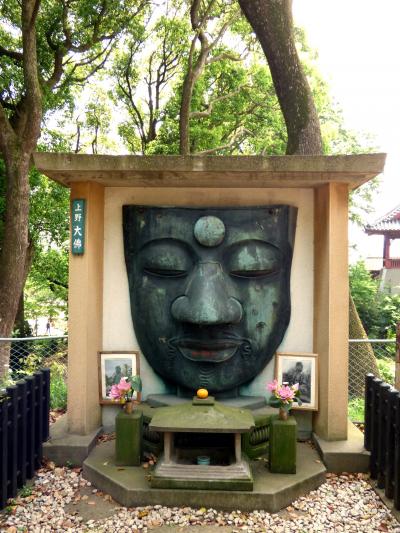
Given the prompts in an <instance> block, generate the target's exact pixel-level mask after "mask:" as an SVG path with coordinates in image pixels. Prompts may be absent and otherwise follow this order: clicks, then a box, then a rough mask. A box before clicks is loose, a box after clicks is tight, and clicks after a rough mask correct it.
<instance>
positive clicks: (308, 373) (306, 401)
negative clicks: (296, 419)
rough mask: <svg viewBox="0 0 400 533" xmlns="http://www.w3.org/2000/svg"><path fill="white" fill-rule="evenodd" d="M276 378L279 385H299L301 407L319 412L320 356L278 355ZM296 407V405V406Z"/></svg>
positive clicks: (302, 354) (310, 354)
mask: <svg viewBox="0 0 400 533" xmlns="http://www.w3.org/2000/svg"><path fill="white" fill-rule="evenodd" d="M275 377H276V379H277V380H278V382H279V383H285V382H286V383H288V384H289V385H294V384H295V383H298V384H299V390H300V400H301V401H302V405H301V406H300V407H293V409H308V410H310V411H317V410H318V355H317V354H315V353H279V352H278V353H277V354H276V361H275ZM294 405H296V404H294Z"/></svg>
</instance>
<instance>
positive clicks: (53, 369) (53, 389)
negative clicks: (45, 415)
mask: <svg viewBox="0 0 400 533" xmlns="http://www.w3.org/2000/svg"><path fill="white" fill-rule="evenodd" d="M50 407H51V409H66V408H67V383H66V367H65V365H64V364H62V363H60V362H57V361H54V362H53V363H52V364H51V366H50Z"/></svg>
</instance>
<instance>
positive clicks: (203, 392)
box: [197, 389, 208, 400]
mask: <svg viewBox="0 0 400 533" xmlns="http://www.w3.org/2000/svg"><path fill="white" fill-rule="evenodd" d="M207 397H208V390H207V389H199V390H198V391H197V398H201V399H202V400H204V399H205V398H207Z"/></svg>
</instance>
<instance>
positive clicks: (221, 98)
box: [190, 85, 249, 119]
mask: <svg viewBox="0 0 400 533" xmlns="http://www.w3.org/2000/svg"><path fill="white" fill-rule="evenodd" d="M246 87H249V85H241V86H240V87H238V88H237V89H236V90H235V91H232V92H230V93H227V94H223V95H222V96H218V97H217V98H214V99H213V100H211V101H210V102H209V104H208V106H207V108H206V109H205V110H204V111H193V112H192V113H190V118H191V119H196V118H206V117H209V116H210V115H211V113H212V110H213V107H214V105H215V104H216V103H217V102H223V101H224V100H228V99H229V98H232V96H235V95H236V94H239V93H240V92H241V90H242V89H244V88H246Z"/></svg>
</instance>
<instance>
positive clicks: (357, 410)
mask: <svg viewBox="0 0 400 533" xmlns="http://www.w3.org/2000/svg"><path fill="white" fill-rule="evenodd" d="M347 412H348V416H349V418H350V420H351V421H352V422H364V417H365V405H364V398H352V399H351V400H350V401H349V404H348V411H347Z"/></svg>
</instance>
